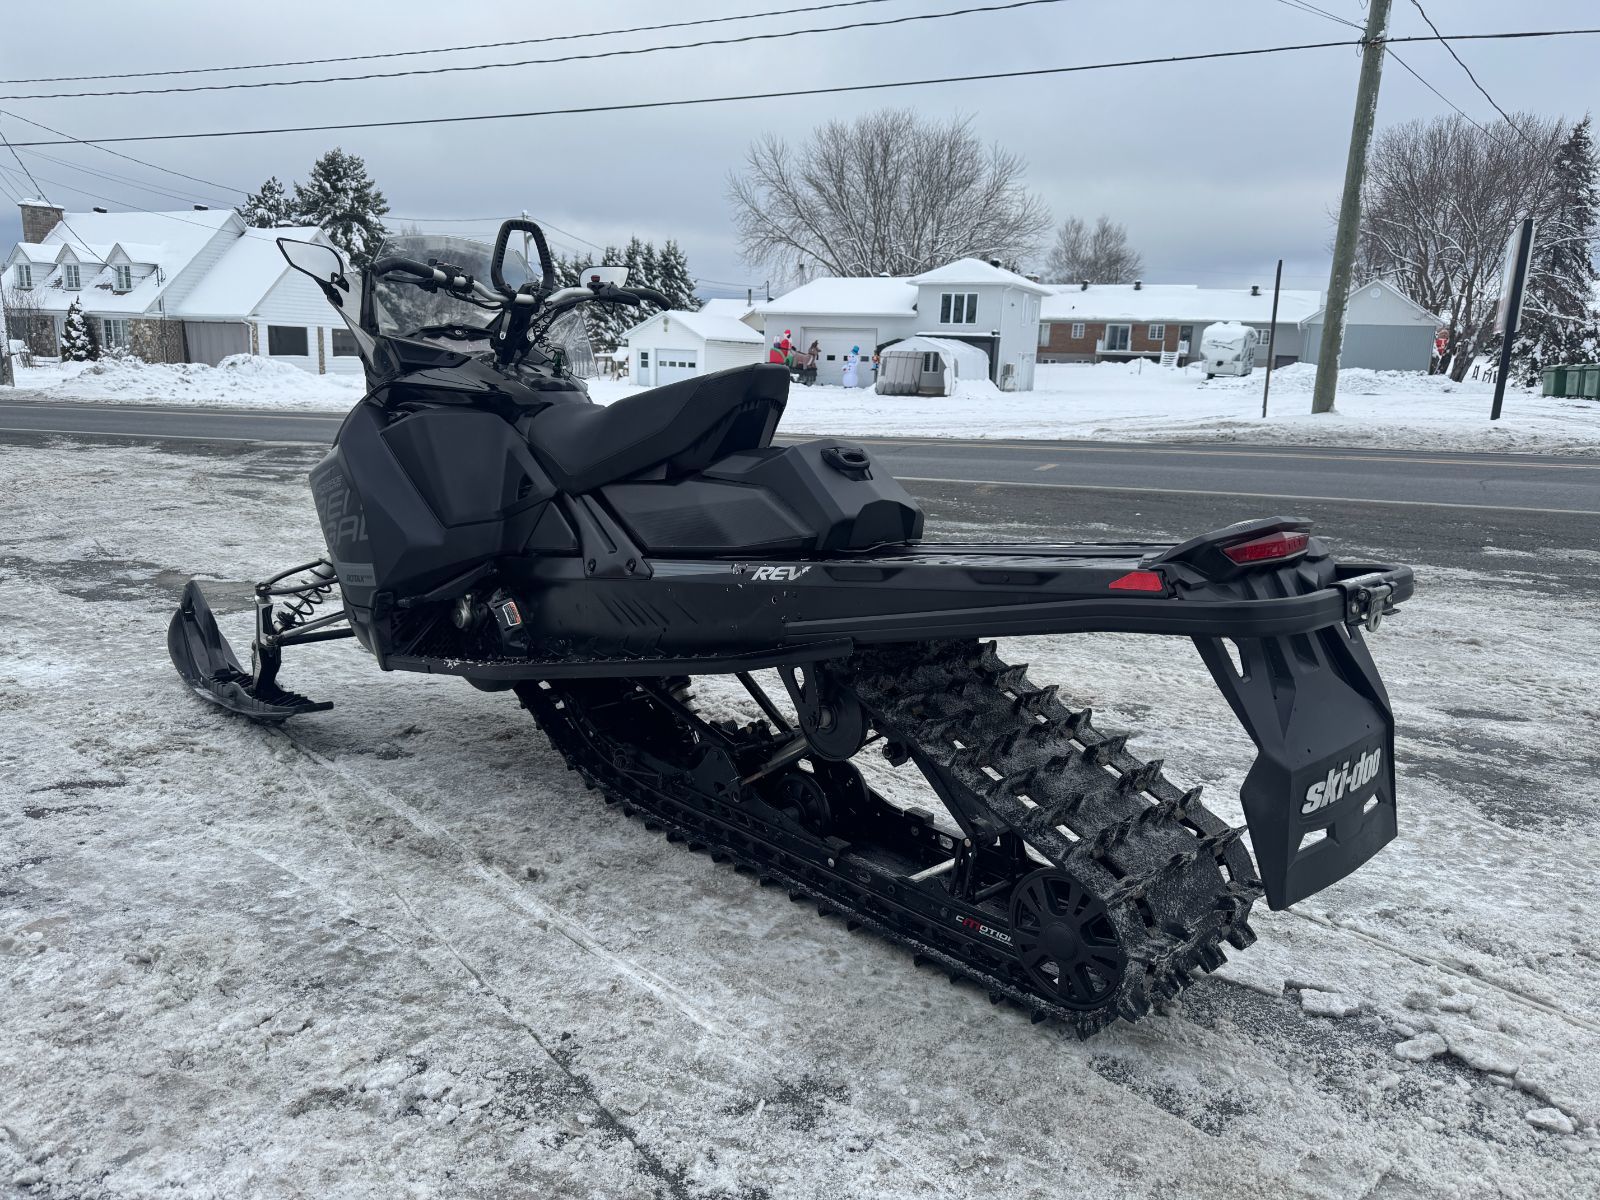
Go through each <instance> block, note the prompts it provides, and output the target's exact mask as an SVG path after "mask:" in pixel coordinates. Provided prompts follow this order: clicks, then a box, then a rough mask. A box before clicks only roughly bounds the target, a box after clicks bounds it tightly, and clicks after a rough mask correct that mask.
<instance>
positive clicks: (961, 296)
mask: <svg viewBox="0 0 1600 1200" xmlns="http://www.w3.org/2000/svg"><path fill="white" fill-rule="evenodd" d="M977 323H978V293H977V292H944V293H943V294H941V295H940V297H939V324H941V325H976V324H977Z"/></svg>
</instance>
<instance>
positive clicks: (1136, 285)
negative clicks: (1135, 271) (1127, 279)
mask: <svg viewBox="0 0 1600 1200" xmlns="http://www.w3.org/2000/svg"><path fill="white" fill-rule="evenodd" d="M1133 290H1134V291H1136V292H1138V291H1143V290H1144V280H1142V279H1135V280H1134V281H1133Z"/></svg>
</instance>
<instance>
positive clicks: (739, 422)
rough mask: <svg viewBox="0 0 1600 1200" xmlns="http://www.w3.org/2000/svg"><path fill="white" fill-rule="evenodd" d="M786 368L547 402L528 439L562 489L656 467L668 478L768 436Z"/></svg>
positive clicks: (784, 398) (783, 398) (762, 366)
mask: <svg viewBox="0 0 1600 1200" xmlns="http://www.w3.org/2000/svg"><path fill="white" fill-rule="evenodd" d="M788 398H789V372H788V369H787V368H786V367H783V366H781V365H776V364H770V363H752V364H751V365H750V366H747V367H733V368H731V369H729V370H726V371H718V372H716V373H715V374H712V375H701V376H698V377H696V378H694V379H685V380H683V381H681V382H679V383H669V384H664V385H663V386H661V387H658V388H652V389H650V390H649V391H648V392H643V393H641V394H639V395H637V396H629V397H628V398H627V399H626V400H618V401H617V402H616V403H615V404H611V405H599V404H553V405H551V406H550V407H549V408H547V409H545V410H544V411H543V412H541V413H539V414H538V415H537V416H536V417H534V418H533V421H532V423H531V425H530V426H529V430H528V441H529V445H530V446H531V447H532V449H533V453H534V455H535V456H536V457H537V458H538V459H539V461H540V463H541V464H542V465H543V466H544V467H545V469H546V470H548V471H549V472H550V475H551V477H552V478H553V479H554V480H555V482H556V483H557V484H558V485H559V486H560V487H561V488H562V489H563V490H564V491H567V492H573V493H577V492H588V491H592V490H594V489H595V488H597V487H600V486H602V485H603V484H607V483H614V482H616V481H617V480H619V479H627V478H630V477H632V476H636V475H640V474H642V473H644V472H646V471H653V470H654V469H656V468H660V469H661V474H660V477H661V478H665V479H676V478H680V477H682V476H684V475H691V474H694V473H695V472H696V471H701V470H704V469H705V468H706V467H709V466H710V465H711V464H712V463H714V462H716V461H717V460H718V459H720V458H724V457H726V456H727V455H729V454H733V453H736V452H737V451H740V450H754V449H757V448H759V447H762V446H766V445H769V444H770V443H771V442H772V434H773V431H774V430H775V429H777V427H778V418H779V417H781V416H782V415H783V408H784V405H785V404H786V403H787V402H788Z"/></svg>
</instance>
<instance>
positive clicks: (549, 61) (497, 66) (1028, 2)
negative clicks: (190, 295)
mask: <svg viewBox="0 0 1600 1200" xmlns="http://www.w3.org/2000/svg"><path fill="white" fill-rule="evenodd" d="M1066 2H1067V0H1006V2H1004V3H999V4H980V5H974V6H972V7H969V8H958V9H952V10H950V11H948V12H936V13H911V14H909V15H907V16H900V17H886V18H884V19H883V20H881V21H853V22H850V23H849V24H845V25H819V26H813V27H811V28H809V29H786V30H780V31H775V32H770V33H746V34H740V35H738V36H737V37H725V38H704V39H702V40H700V41H698V42H674V43H671V44H669V45H662V46H631V47H624V48H622V49H618V50H595V51H593V52H591V53H588V54H567V55H562V56H559V57H556V58H525V59H519V60H517V61H515V62H496V63H464V64H461V65H458V66H449V67H413V68H410V69H409V70H404V71H372V72H368V73H367V74H365V75H329V76H324V77H322V78H320V79H262V80H256V81H248V82H236V83H201V84H193V85H189V86H184V87H161V88H124V89H120V90H114V91H104V92H32V93H19V94H15V95H10V96H0V100H82V99H89V98H94V97H102V96H166V95H172V94H174V93H185V92H228V91H238V90H243V89H253V88H280V87H301V86H304V85H307V84H323V83H356V82H361V81H365V80H374V79H401V78H406V77H410V76H416V75H456V74H461V73H463V72H473V71H498V70H504V69H506V68H509V67H536V66H553V65H555V64H557V63H572V62H590V61H593V60H595V59H601V58H626V57H632V56H634V55H639V54H657V53H661V52H664V51H671V50H695V49H699V48H702V47H706V46H732V45H739V44H743V43H747V42H769V41H777V40H781V39H783V38H792V37H801V36H805V35H809V34H814V33H840V32H843V31H845V30H851V29H878V28H882V27H884V26H887V25H906V24H909V23H912V22H916V21H942V20H945V19H946V18H949V17H964V16H970V15H972V14H974V13H998V12H1008V11H1010V10H1012V9H1019V8H1034V7H1037V6H1038V5H1041V4H1063V3H1066Z"/></svg>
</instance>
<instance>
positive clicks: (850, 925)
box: [844, 920, 861, 933]
mask: <svg viewBox="0 0 1600 1200" xmlns="http://www.w3.org/2000/svg"><path fill="white" fill-rule="evenodd" d="M844 927H845V931H846V932H847V933H854V932H855V931H856V930H858V929H860V928H861V922H860V921H856V920H849V921H846V922H845V923H844Z"/></svg>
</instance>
